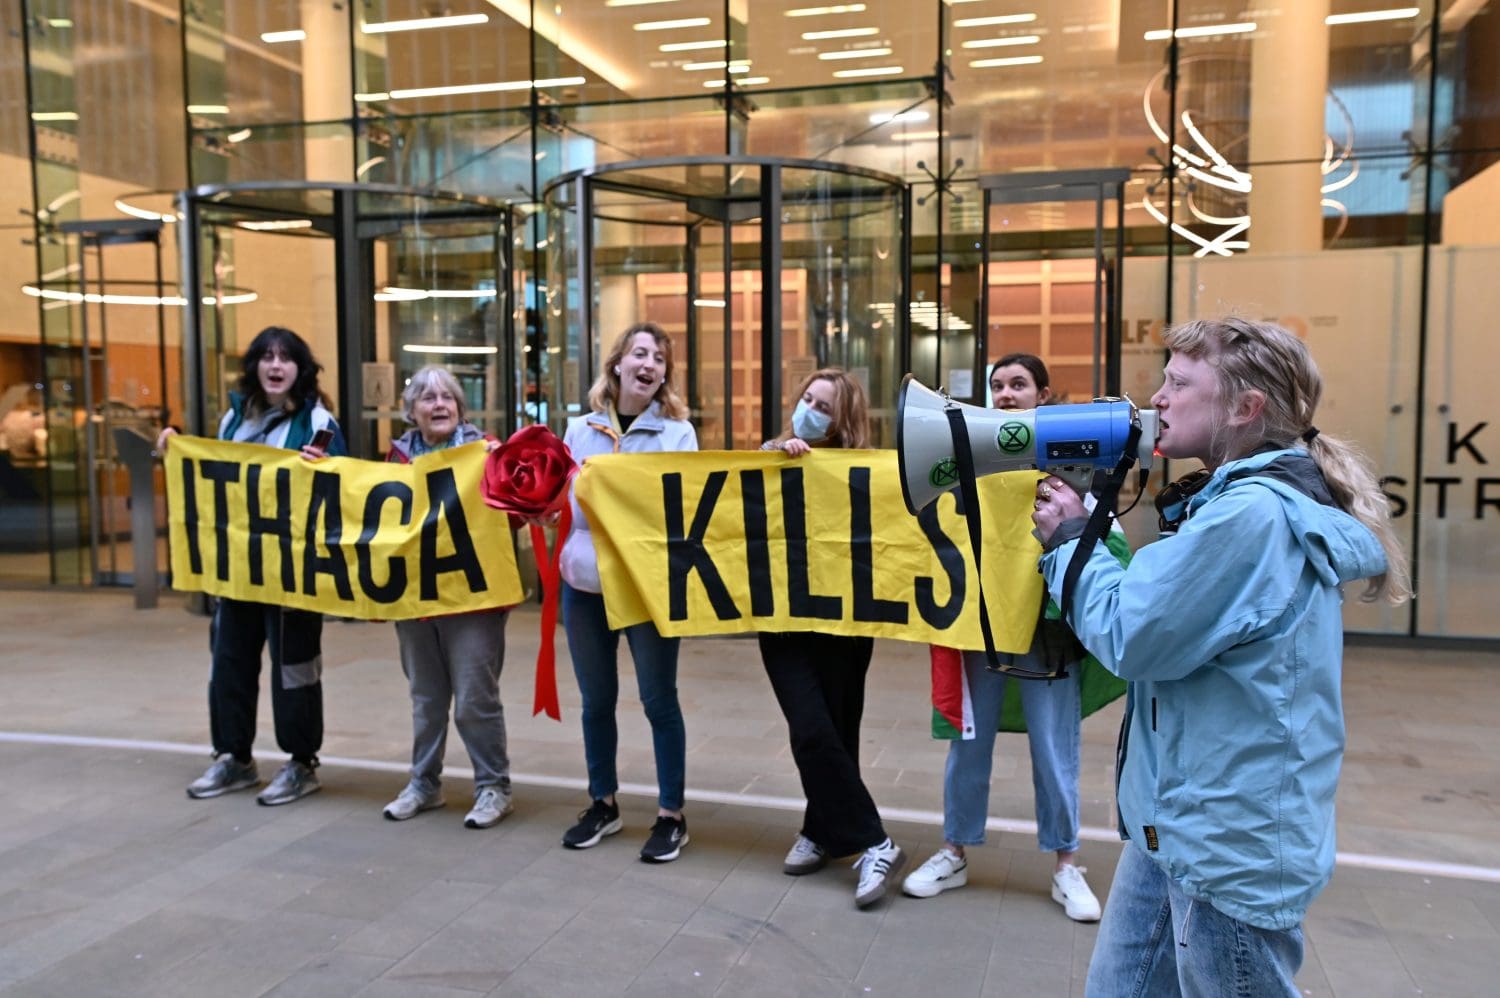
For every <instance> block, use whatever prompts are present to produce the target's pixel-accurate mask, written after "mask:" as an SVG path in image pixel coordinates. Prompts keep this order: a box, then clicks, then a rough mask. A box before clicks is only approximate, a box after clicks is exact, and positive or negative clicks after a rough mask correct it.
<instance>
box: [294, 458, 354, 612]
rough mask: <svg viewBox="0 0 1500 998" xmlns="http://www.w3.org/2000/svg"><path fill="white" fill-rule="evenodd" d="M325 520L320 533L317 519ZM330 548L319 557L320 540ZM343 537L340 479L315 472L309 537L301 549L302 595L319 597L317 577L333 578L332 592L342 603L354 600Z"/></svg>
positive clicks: (308, 520)
mask: <svg viewBox="0 0 1500 998" xmlns="http://www.w3.org/2000/svg"><path fill="white" fill-rule="evenodd" d="M320 515H321V517H322V519H323V524H322V529H321V530H320V529H319V524H318V519H319V516H320ZM320 534H321V536H322V541H323V544H324V545H325V546H326V547H327V548H328V554H327V555H326V556H320V555H319V554H318V539H319V535H320ZM343 535H344V511H343V507H342V506H341V505H340V504H339V476H338V475H336V474H334V473H333V472H331V471H314V472H313V484H312V500H311V501H310V502H309V503H308V504H307V536H306V537H305V538H304V547H303V549H302V591H303V592H304V593H306V594H307V595H308V596H316V595H318V576H319V575H330V576H332V577H333V588H334V591H336V592H337V593H338V595H339V599H342V600H353V599H354V590H353V589H352V588H351V587H350V585H349V565H348V564H347V563H346V562H345V561H344V551H343V548H342V547H340V545H339V541H340V540H341V539H342V538H343Z"/></svg>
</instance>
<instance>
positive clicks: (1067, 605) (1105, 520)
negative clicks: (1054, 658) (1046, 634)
mask: <svg viewBox="0 0 1500 998" xmlns="http://www.w3.org/2000/svg"><path fill="white" fill-rule="evenodd" d="M1140 442H1141V425H1140V423H1139V422H1136V421H1135V420H1132V421H1131V423H1130V430H1129V431H1128V432H1127V433H1126V434H1125V452H1124V453H1123V454H1121V455H1120V463H1119V464H1117V465H1115V470H1114V471H1111V472H1110V473H1109V474H1108V475H1107V476H1106V477H1105V479H1104V486H1103V488H1102V489H1100V491H1099V495H1098V497H1097V498H1098V500H1099V501H1098V503H1097V504H1096V505H1095V506H1094V511H1093V512H1092V513H1090V514H1089V522H1088V525H1087V526H1085V527H1084V528H1083V534H1082V535H1081V536H1080V537H1079V538H1078V546H1077V547H1076V548H1074V549H1073V557H1072V559H1071V560H1070V561H1069V562H1068V569H1067V571H1066V572H1064V573H1063V590H1062V599H1060V600H1058V601H1057V605H1058V607H1059V608H1061V610H1062V619H1063V620H1067V619H1068V615H1069V612H1070V611H1071V610H1072V609H1073V593H1074V591H1075V590H1077V588H1078V578H1079V576H1081V575H1082V574H1083V566H1084V565H1086V564H1088V560H1089V555H1091V554H1093V552H1094V546H1095V545H1097V544H1098V543H1099V542H1100V541H1102V540H1103V539H1104V535H1105V534H1107V533H1109V527H1110V520H1111V518H1112V517H1113V516H1114V513H1115V507H1116V505H1117V504H1118V503H1119V501H1120V487H1121V486H1122V485H1124V484H1125V479H1126V477H1127V476H1129V474H1130V469H1131V467H1132V466H1133V465H1134V464H1135V449H1136V447H1137V446H1138V445H1139V444H1140Z"/></svg>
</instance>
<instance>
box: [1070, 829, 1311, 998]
mask: <svg viewBox="0 0 1500 998" xmlns="http://www.w3.org/2000/svg"><path fill="white" fill-rule="evenodd" d="M1301 966H1302V927H1301V926H1298V927H1296V928H1294V929H1286V930H1280V931H1278V930H1275V929H1262V928H1259V927H1257V926H1254V925H1250V924H1249V923H1247V922H1241V921H1239V920H1238V919H1234V918H1230V917H1229V916H1228V915H1226V914H1224V913H1223V912H1221V911H1219V910H1218V909H1217V908H1215V907H1213V905H1211V904H1209V903H1208V902H1206V901H1200V900H1198V899H1196V898H1191V897H1189V896H1188V895H1187V894H1185V893H1183V891H1182V888H1180V887H1178V886H1177V884H1176V883H1174V882H1173V881H1172V880H1171V878H1169V877H1168V876H1167V875H1166V872H1165V871H1163V870H1162V868H1161V867H1159V866H1157V865H1156V863H1154V862H1153V861H1152V860H1151V858H1150V857H1148V856H1147V855H1146V853H1145V851H1144V850H1143V849H1142V848H1140V847H1139V846H1137V845H1136V844H1135V843H1134V842H1133V841H1131V842H1126V843H1125V848H1124V851H1123V852H1122V853H1121V855H1120V865H1119V866H1118V867H1117V868H1116V869H1115V879H1114V883H1113V884H1111V885H1110V888H1109V902H1108V904H1106V905H1105V908H1104V920H1103V921H1102V922H1101V923H1100V925H1099V937H1098V939H1097V940H1096V941H1095V943H1094V958H1093V960H1092V962H1090V963H1089V976H1088V986H1087V990H1086V994H1087V996H1088V998H1157V996H1161V995H1183V996H1185V998H1238V996H1243V995H1254V996H1256V998H1268V996H1274V995H1282V996H1286V998H1295V996H1296V995H1298V994H1300V992H1299V991H1298V990H1297V987H1296V985H1295V984H1293V983H1292V977H1293V975H1294V974H1296V973H1297V970H1298V968H1300V967H1301Z"/></svg>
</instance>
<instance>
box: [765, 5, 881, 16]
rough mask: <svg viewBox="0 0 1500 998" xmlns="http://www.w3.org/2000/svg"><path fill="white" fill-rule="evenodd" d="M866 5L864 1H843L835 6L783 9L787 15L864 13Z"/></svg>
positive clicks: (783, 12)
mask: <svg viewBox="0 0 1500 998" xmlns="http://www.w3.org/2000/svg"><path fill="white" fill-rule="evenodd" d="M864 12H865V5H864V4H862V3H841V4H838V5H836V6H833V7H794V8H792V9H791V10H786V11H782V14H783V15H785V16H786V17H818V16H820V15H822V14H863V13H864Z"/></svg>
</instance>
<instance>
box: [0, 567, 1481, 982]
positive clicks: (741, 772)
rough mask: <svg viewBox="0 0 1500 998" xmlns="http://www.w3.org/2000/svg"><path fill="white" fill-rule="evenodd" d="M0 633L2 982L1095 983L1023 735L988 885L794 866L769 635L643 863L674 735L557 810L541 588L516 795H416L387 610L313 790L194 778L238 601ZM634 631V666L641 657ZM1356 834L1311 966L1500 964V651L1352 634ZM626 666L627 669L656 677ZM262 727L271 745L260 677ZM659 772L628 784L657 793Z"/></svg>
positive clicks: (717, 671)
mask: <svg viewBox="0 0 1500 998" xmlns="http://www.w3.org/2000/svg"><path fill="white" fill-rule="evenodd" d="M0 597H3V598H4V599H5V601H6V604H7V607H8V613H7V614H6V624H5V629H4V637H3V644H0V648H3V651H0V684H3V685H0V774H3V775H4V786H5V787H6V789H7V791H8V793H7V803H8V806H7V807H6V808H4V809H3V810H0V993H3V994H5V995H66V996H84V995H101V996H102V995H110V996H113V995H147V994H149V995H152V996H161V995H195V996H196V995H213V996H214V998H229V996H234V995H262V994H276V995H319V996H321V995H345V994H359V995H403V996H405V995H413V996H424V995H430V996H439V995H450V996H460V995H470V996H472V995H476V994H495V995H525V994H547V995H556V994H586V995H595V994H598V995H608V994H666V995H678V994H684V995H693V994H704V995H722V996H741V995H775V996H784V995H803V994H805V995H809V996H812V995H817V996H822V995H845V994H847V995H856V996H858V995H894V996H906V995H913V996H917V995H921V996H928V995H934V994H942V995H943V996H944V998H948V996H950V995H1057V996H1064V995H1080V994H1082V990H1083V978H1084V973H1085V971H1086V968H1087V964H1088V958H1089V954H1090V952H1091V950H1092V947H1093V942H1094V936H1095V931H1096V930H1095V928H1094V927H1092V926H1086V925H1077V924H1074V923H1072V922H1069V921H1068V920H1067V919H1066V918H1064V917H1063V915H1062V913H1061V910H1060V909H1059V908H1058V907H1057V906H1056V905H1055V904H1053V903H1052V901H1051V900H1050V899H1049V898H1048V896H1047V886H1048V863H1047V859H1046V858H1045V857H1043V856H1041V855H1040V854H1038V853H1037V852H1036V850H1035V843H1034V839H1033V838H1032V837H1031V834H1030V832H1029V830H1028V822H1029V819H1030V817H1031V787H1030V773H1029V764H1028V761H1027V756H1026V742H1025V739H1024V737H1020V736H1003V737H1002V739H1001V742H1000V745H999V748H998V749H997V758H996V765H995V775H994V786H993V792H992V797H991V814H992V816H993V818H992V826H993V827H995V828H996V829H997V830H996V831H995V832H994V833H993V834H992V836H991V842H990V845H988V846H986V847H983V848H979V849H976V850H974V851H973V852H972V853H971V867H970V868H971V882H970V886H969V887H967V888H965V889H963V890H961V891H957V892H952V893H949V894H945V895H943V896H942V897H940V898H937V899H934V900H929V901H916V900H913V899H910V898H902V897H896V898H893V899H891V900H888V901H885V902H882V903H881V904H880V905H878V906H876V907H875V908H873V909H870V910H866V911H862V912H861V911H856V910H855V909H854V907H853V903H852V890H853V884H854V874H853V871H852V870H849V869H848V868H847V867H841V866H840V867H831V868H830V869H829V870H827V871H824V872H823V873H820V874H818V875H817V876H813V877H807V878H800V879H793V878H789V877H785V876H783V875H782V874H781V873H780V857H781V854H782V853H783V852H784V851H785V849H786V846H787V845H788V844H789V841H790V839H791V837H792V836H793V834H794V833H795V830H796V828H797V824H798V813H797V809H798V807H799V806H800V798H799V787H798V783H797V780H796V774H795V770H794V768H793V766H792V763H791V759H790V756H789V753H788V751H787V747H786V738H785V730H784V727H783V725H782V722H781V719H780V715H779V713H778V711H777V709H776V705H775V702H774V700H773V699H772V697H771V694H770V690H769V688H768V686H767V685H766V683H765V681H764V678H763V676H762V674H761V672H760V666H759V661H758V656H757V651H756V645H755V643H754V641H748V640H743V639H739V640H730V639H725V640H695V641H688V642H685V643H684V647H683V652H682V660H681V663H682V664H681V676H680V681H679V685H680V688H681V694H682V699H683V706H684V710H685V712H686V716H687V725H688V745H689V748H688V784H689V804H688V808H687V814H688V819H689V822H690V829H691V832H692V837H693V841H692V844H691V845H690V846H689V847H688V848H687V849H686V850H685V851H684V854H683V857H682V858H681V859H680V860H679V861H677V862H676V863H672V864H669V865H666V866H661V867H651V866H646V865H644V864H641V863H640V862H638V861H637V859H636V849H637V848H638V847H639V843H640V840H642V839H643V838H644V836H645V833H646V830H647V827H648V825H649V821H650V818H651V814H652V806H651V801H650V797H649V791H650V789H651V787H652V785H653V784H654V777H653V772H652V765H651V754H650V749H649V744H650V743H649V737H648V732H647V727H646V724H645V722H644V719H643V718H642V717H641V716H640V712H639V708H638V705H637V703H636V702H635V700H634V699H633V698H632V697H630V696H628V694H627V695H626V696H625V701H624V703H623V705H622V710H621V745H622V751H621V758H620V769H621V779H622V781H623V782H624V783H625V784H626V785H627V793H626V794H625V795H624V797H623V805H624V809H625V817H626V825H627V827H626V830H625V832H624V833H623V834H622V835H620V836H618V837H615V838H612V839H609V840H606V842H605V843H604V844H602V845H601V846H600V847H599V848H597V849H593V850H590V851H587V852H582V853H572V852H567V851H564V850H562V849H561V848H559V847H558V845H557V838H558V836H559V835H560V834H561V832H562V830H563V828H564V827H566V826H567V825H568V824H569V823H570V822H571V819H572V817H573V814H574V813H575V812H576V810H577V809H579V808H580V807H581V806H582V805H583V804H584V803H586V801H585V800H584V794H583V792H582V790H581V787H582V780H581V777H582V770H583V763H582V750H581V747H580V743H579V736H578V727H577V693H576V688H575V687H574V684H573V683H572V679H571V673H570V666H569V664H568V660H567V654H566V643H565V642H563V641H562V640H561V636H560V635H559V644H560V646H561V647H560V656H559V659H560V660H559V671H560V674H561V675H560V679H561V682H560V684H559V685H560V688H561V693H562V703H563V722H562V723H560V724H559V723H557V722H554V721H550V720H548V719H546V718H544V717H533V716H530V711H529V707H530V703H531V675H532V662H533V660H534V657H535V649H536V642H537V626H538V617H537V614H536V613H535V612H534V610H522V611H519V612H517V613H516V614H515V615H514V617H513V619H512V621H511V624H510V627H509V632H508V641H509V645H510V647H509V654H508V657H507V662H508V664H507V670H506V674H505V677H504V681H503V688H504V697H505V702H506V704H507V711H508V714H507V721H508V728H509V734H510V743H511V756H512V761H513V767H514V773H515V780H516V784H517V795H516V797H517V799H516V812H515V814H513V815H512V816H511V817H509V818H507V819H506V821H505V822H504V823H502V824H501V825H500V826H499V827H497V828H495V829H491V830H487V831H482V832H476V831H470V830H466V829H464V828H463V827H462V825H461V819H462V815H463V810H464V808H463V803H464V798H466V797H467V794H468V784H467V780H465V779H464V778H462V776H463V775H464V774H466V773H467V770H466V769H465V768H464V767H466V766H467V760H466V758H465V757H464V755H463V751H462V747H461V744H460V743H459V741H458V739H457V737H456V735H455V736H454V737H452V738H451V739H450V743H449V756H448V758H449V763H450V765H449V776H450V779H449V781H448V795H449V799H450V805H449V807H448V808H446V809H445V810H441V811H436V812H432V813H430V814H424V815H422V816H421V817H419V818H418V819H416V820H413V821H411V822H408V823H405V824H395V823H392V822H387V821H384V820H383V819H382V818H381V817H380V807H381V805H382V804H383V803H384V802H385V801H386V800H388V799H389V798H390V796H392V795H393V794H394V792H395V791H396V790H397V789H399V787H400V786H401V784H402V780H403V769H404V764H405V760H406V755H407V752H408V751H409V741H408V738H409V728H408V725H409V713H408V707H407V698H406V692H405V685H404V681H403V680H402V678H401V674H400V669H399V667H398V665H397V663H396V661H395V654H394V653H395V640H394V635H393V634H392V633H391V628H390V626H389V625H381V624H366V623H343V622H330V623H329V624H328V625H327V627H326V629H325V637H324V651H325V659H326V672H325V690H326V693H325V695H326V702H327V706H326V715H327V728H328V734H327V739H326V743H325V748H324V753H323V757H324V767H323V769H322V770H321V771H320V772H321V776H322V778H323V784H324V787H325V789H324V791H323V793H321V794H319V795H317V796H315V797H311V798H309V799H307V800H305V801H302V802H299V803H297V804H294V805H292V806H289V807H284V808H261V807H257V806H256V805H255V803H254V801H253V799H252V798H251V797H250V796H249V795H245V794H241V795H234V796H230V797H226V798H222V799H219V800H215V801H190V800H188V799H187V798H186V797H185V796H184V795H183V793H182V787H183V786H184V785H185V784H186V783H187V782H189V781H190V780H191V779H192V778H193V777H194V776H196V775H197V774H198V773H199V772H200V771H201V769H202V768H203V766H204V765H205V764H206V762H207V747H206V741H207V717H206V713H205V709H204V703H203V701H204V688H205V682H206V665H207V625H206V621H205V620H203V619H202V618H199V617H193V616H191V615H189V614H187V613H186V612H184V610H183V609H182V607H181V604H180V601H179V600H177V599H175V598H169V599H168V600H166V601H165V602H164V604H163V606H162V607H160V608H158V609H155V610H146V611H137V610H134V609H133V608H132V605H131V602H130V597H129V595H128V594H125V593H118V592H109V593H67V592H59V591H42V592H37V591H24V590H7V591H3V592H0ZM623 658H624V659H625V661H626V662H628V655H624V656H623ZM1345 674H1346V679H1345V688H1346V695H1347V710H1348V717H1349V749H1348V754H1347V756H1346V762H1345V769H1344V780H1343V783H1342V786H1341V788H1340V794H1339V820H1340V849H1341V855H1342V862H1341V864H1340V867H1339V869H1338V872H1337V874H1336V875H1335V877H1334V880H1333V883H1332V885H1331V886H1330V887H1329V889H1328V890H1327V891H1326V892H1325V893H1324V894H1323V896H1322V897H1321V898H1320V899H1319V900H1318V901H1317V903H1316V904H1315V905H1314V906H1313V909H1312V912H1311V914H1310V915H1309V918H1308V921H1307V935H1308V948H1307V961H1306V964H1305V966H1304V968H1303V971H1302V973H1301V975H1299V978H1298V984H1299V986H1300V987H1301V988H1302V989H1303V991H1304V992H1305V993H1306V994H1308V995H1336V996H1339V998H1366V996H1381V995H1425V996H1433V995H1489V994H1495V993H1497V991H1500V985H1497V984H1496V982H1497V981H1500V835H1497V834H1496V828H1497V824H1500V823H1497V819H1500V813H1497V810H1500V807H1497V805H1500V766H1497V760H1500V725H1497V724H1496V723H1495V719H1496V718H1495V715H1496V712H1497V710H1496V706H1495V705H1496V698H1495V696H1494V694H1493V690H1494V687H1495V684H1496V681H1497V679H1500V654H1496V653H1494V652H1486V651H1466V652H1460V651H1448V650H1444V651H1433V650H1430V649H1416V648H1411V647H1397V648H1394V649H1393V648H1390V647H1369V646H1362V645H1356V646H1354V647H1351V649H1350V650H1349V653H1348V655H1347V659H1346V670H1345ZM926 684H927V678H926V663H925V651H924V649H922V648H921V647H919V646H913V645H905V644H900V643H895V642H882V643H879V644H878V646H877V652H876V659H875V664H874V667H873V669H872V673H871V678H870V696H869V700H868V704H867V709H866V716H865V726H864V745H865V748H864V753H863V758H864V762H865V774H866V778H867V781H868V782H869V784H870V787H871V790H872V792H873V793H874V795H875V798H876V800H877V801H878V802H879V803H880V804H881V806H882V810H883V811H884V813H885V814H886V816H887V819H888V823H889V826H890V828H891V830H892V832H893V834H895V835H896V837H897V839H898V840H899V841H900V842H901V843H902V844H903V845H904V846H905V847H906V848H907V850H908V851H909V852H910V853H911V855H912V857H913V860H914V861H915V862H920V861H921V859H923V858H925V857H926V855H928V854H929V853H930V852H931V851H933V850H934V849H935V848H936V847H937V845H938V843H939V841H940V839H941V829H940V825H939V820H940V818H939V816H940V812H941V806H942V787H941V773H942V764H943V759H944V753H945V747H944V746H943V745H941V744H938V743H934V742H933V741H932V740H931V739H930V738H929V737H928V709H927V706H926ZM626 685H627V686H628V685H629V683H628V680H627V684H626ZM1118 719H1119V706H1118V705H1116V706H1114V707H1112V708H1109V709H1107V710H1105V711H1104V712H1101V714H1099V715H1097V716H1095V717H1094V718H1091V719H1089V720H1088V721H1087V722H1085V725H1084V753H1083V776H1082V781H1081V782H1082V798H1083V821H1084V824H1085V826H1086V835H1085V838H1086V839H1087V841H1086V842H1085V845H1084V859H1085V861H1086V862H1087V864H1088V865H1089V867H1090V875H1089V879H1090V880H1091V882H1092V883H1093V884H1094V886H1095V888H1096V890H1098V892H1099V893H1100V895H1101V896H1103V895H1104V893H1105V888H1106V887H1107V885H1108V882H1109V877H1110V875H1111V873H1112V871H1113V867H1114V863H1115V860H1116V858H1117V856H1118V854H1119V845H1118V843H1117V842H1116V841H1114V836H1113V833H1112V832H1111V831H1110V830H1109V825H1110V822H1111V816H1112V803H1111V788H1112V781H1113V777H1112V765H1113V746H1114V737H1115V728H1116V725H1117V723H1118ZM259 746H260V748H261V749H262V754H261V759H262V764H263V769H266V770H269V769H270V768H271V767H272V766H273V765H274V763H275V758H276V757H275V754H274V753H273V752H271V748H272V747H273V746H274V739H273V738H272V736H271V731H270V717H269V704H268V702H266V700H265V696H264V694H263V696H262V726H261V738H260V742H259ZM632 789H633V790H634V791H635V792H633V793H632V792H630V791H631V790H632Z"/></svg>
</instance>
